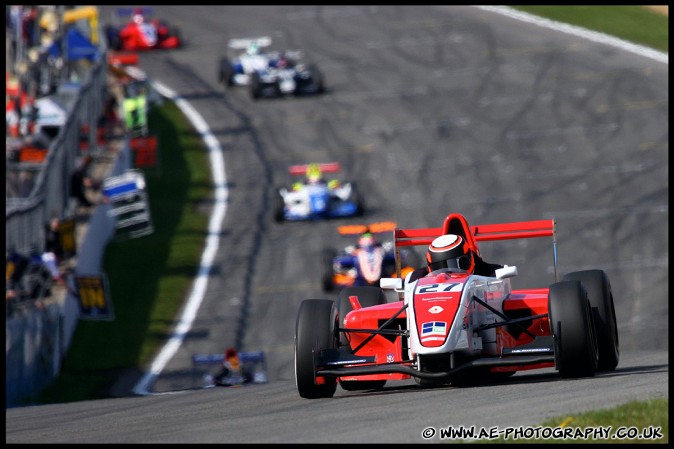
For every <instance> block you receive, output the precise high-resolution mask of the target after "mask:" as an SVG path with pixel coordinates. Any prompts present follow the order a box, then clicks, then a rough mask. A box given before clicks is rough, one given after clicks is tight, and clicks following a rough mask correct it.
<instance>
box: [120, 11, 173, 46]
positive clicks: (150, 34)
mask: <svg viewBox="0 0 674 449" xmlns="http://www.w3.org/2000/svg"><path fill="white" fill-rule="evenodd" d="M118 36H119V41H120V46H121V50H122V51H143V50H154V49H170V48H178V47H180V45H181V42H180V37H179V36H177V35H175V34H171V30H170V29H169V27H168V26H167V25H166V24H164V23H162V22H160V21H159V20H157V19H153V20H148V21H146V22H144V23H141V24H137V23H134V22H129V23H127V24H126V25H125V26H124V28H122V29H121V30H120V31H119V34H118Z"/></svg>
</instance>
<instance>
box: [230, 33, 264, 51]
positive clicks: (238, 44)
mask: <svg viewBox="0 0 674 449" xmlns="http://www.w3.org/2000/svg"><path fill="white" fill-rule="evenodd" d="M252 44H256V45H257V46H258V47H260V48H264V47H269V46H270V45H271V37H269V36H261V37H247V38H240V39H230V40H229V43H228V44H227V45H228V46H229V48H231V49H233V50H245V49H246V48H248V47H250V46H251V45H252Z"/></svg>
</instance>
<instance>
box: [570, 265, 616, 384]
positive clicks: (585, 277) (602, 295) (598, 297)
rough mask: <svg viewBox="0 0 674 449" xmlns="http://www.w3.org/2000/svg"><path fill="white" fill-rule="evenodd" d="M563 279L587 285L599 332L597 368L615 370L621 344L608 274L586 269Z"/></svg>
mask: <svg viewBox="0 0 674 449" xmlns="http://www.w3.org/2000/svg"><path fill="white" fill-rule="evenodd" d="M562 280H563V281H572V280H573V281H580V282H581V284H583V286H584V287H585V290H586V291H587V297H588V299H589V301H590V306H591V307H592V318H593V320H594V326H595V330H596V333H597V346H598V348H597V349H598V351H599V364H598V367H597V370H598V371H613V370H615V368H616V366H618V360H619V358H620V345H619V342H618V325H617V323H616V315H615V306H614V305H613V291H612V289H611V282H610V281H609V279H608V276H607V275H606V273H605V272H604V271H602V270H585V271H576V272H574V273H569V274H567V275H566V276H564V277H563V278H562Z"/></svg>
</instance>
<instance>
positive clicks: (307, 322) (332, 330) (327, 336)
mask: <svg viewBox="0 0 674 449" xmlns="http://www.w3.org/2000/svg"><path fill="white" fill-rule="evenodd" d="M337 338H338V337H337V308H336V307H335V302H334V301H332V300H329V299H305V300H304V301H302V302H301V303H300V308H299V310H298V312H297V321H296V323H295V385H296V387H297V391H298V392H299V394H300V396H301V397H303V398H306V399H318V398H331V397H332V396H334V394H335V391H336V390H337V379H336V378H334V377H325V378H324V382H323V383H322V384H317V383H316V382H315V380H314V379H315V377H316V376H315V373H316V366H315V362H314V360H315V358H316V357H317V356H318V353H319V352H320V350H321V349H336V348H337V344H338V343H337V342H338V339H337Z"/></svg>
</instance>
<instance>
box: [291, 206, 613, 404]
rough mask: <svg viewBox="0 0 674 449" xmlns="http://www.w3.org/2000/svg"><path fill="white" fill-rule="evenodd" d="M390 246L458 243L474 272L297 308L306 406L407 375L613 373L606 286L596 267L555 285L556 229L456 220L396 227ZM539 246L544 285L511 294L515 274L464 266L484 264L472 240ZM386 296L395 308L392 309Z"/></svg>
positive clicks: (347, 292) (437, 379)
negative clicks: (543, 241) (544, 244)
mask: <svg viewBox="0 0 674 449" xmlns="http://www.w3.org/2000/svg"><path fill="white" fill-rule="evenodd" d="M393 237H394V245H395V247H396V250H398V249H399V248H400V247H404V246H415V245H426V246H427V247H428V245H429V244H430V245H432V246H433V248H435V247H442V246H443V245H444V246H447V247H448V248H450V249H453V248H454V247H456V248H459V246H454V247H452V245H456V244H457V242H459V243H462V245H461V248H462V250H464V251H465V252H466V256H470V257H469V258H468V259H465V260H468V262H469V263H468V265H466V264H463V265H462V264H461V263H457V264H456V265H453V266H451V264H448V265H449V266H447V267H446V268H442V269H437V270H435V271H432V272H429V271H428V268H422V269H418V270H415V271H414V272H412V273H409V274H408V275H407V276H405V277H404V279H402V278H400V277H396V278H383V279H381V281H380V287H372V286H363V287H349V288H345V289H343V290H342V291H341V293H340V295H339V298H338V300H337V301H333V300H329V299H306V300H304V301H302V303H301V304H300V307H299V310H298V314H297V321H296V329H295V380H296V386H297V390H298V392H299V394H300V396H301V397H303V398H308V399H312V398H325V397H332V396H333V395H334V394H335V392H336V389H337V385H338V384H339V385H340V386H341V387H342V388H343V389H344V390H347V391H354V390H364V389H380V388H382V387H383V386H384V384H385V383H386V382H387V381H392V380H406V379H410V378H412V377H413V378H414V379H415V380H416V381H417V383H418V384H419V385H421V386H435V385H442V384H452V385H462V384H466V383H472V384H474V383H475V382H480V381H488V380H494V379H499V378H504V377H507V376H509V375H512V374H514V373H515V372H517V371H520V370H530V369H538V368H553V367H554V368H555V369H556V370H558V371H559V374H560V375H561V376H562V377H564V378H575V377H588V376H593V375H594V374H595V372H598V371H612V370H614V369H615V368H616V366H617V364H618V359H619V345H618V329H617V324H616V315H615V309H614V305H613V293H612V290H611V284H610V282H609V279H608V277H607V275H606V273H605V272H604V271H602V270H583V271H576V272H572V273H569V274H567V275H565V276H564V277H563V278H562V280H561V281H558V280H557V261H556V255H557V250H556V242H555V221H554V220H536V221H524V222H514V223H502V224H488V225H478V226H469V225H468V222H467V220H466V219H465V217H464V216H463V215H461V214H458V213H451V214H449V215H447V217H446V218H445V220H444V223H443V225H442V227H440V228H423V229H396V230H394V231H393ZM536 237H552V241H553V256H554V257H553V260H554V269H555V282H553V283H552V284H551V285H549V287H546V288H527V289H519V290H516V289H512V287H511V282H510V278H511V277H513V276H516V275H517V267H515V266H507V265H505V266H503V267H502V268H496V267H495V266H494V265H492V264H488V269H487V270H485V271H483V272H480V270H479V269H478V268H479V267H478V265H477V263H476V262H475V263H474V264H473V262H470V259H471V258H472V260H473V261H476V260H480V261H481V258H480V255H479V254H480V253H479V248H478V246H477V243H478V242H485V241H493V240H507V239H528V238H536ZM429 254H430V253H429ZM462 257H465V256H462ZM457 260H458V259H457ZM429 262H431V261H430V260H429ZM458 262H460V260H458ZM480 263H482V264H484V262H482V261H481V262H480ZM482 266H483V267H484V266H487V265H482ZM434 268H435V267H434ZM495 268H496V269H495ZM384 289H391V290H394V291H395V292H397V293H398V300H397V301H393V302H388V301H387V297H386V295H385V293H384Z"/></svg>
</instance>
